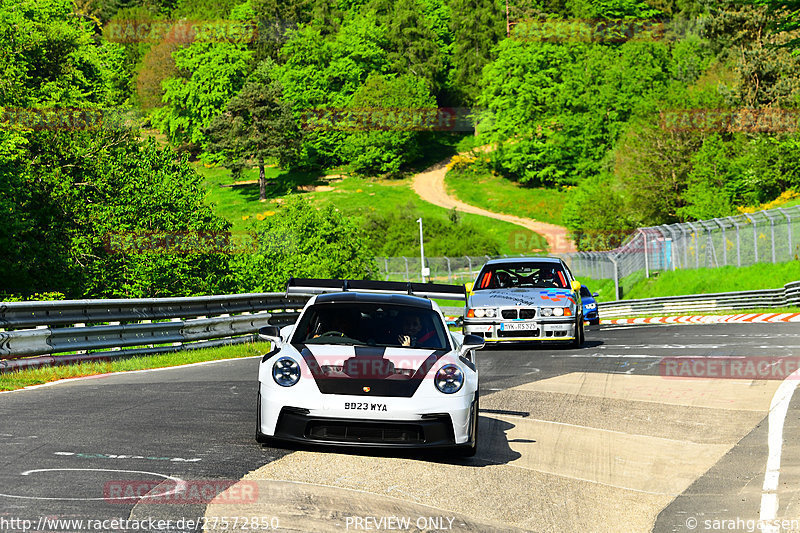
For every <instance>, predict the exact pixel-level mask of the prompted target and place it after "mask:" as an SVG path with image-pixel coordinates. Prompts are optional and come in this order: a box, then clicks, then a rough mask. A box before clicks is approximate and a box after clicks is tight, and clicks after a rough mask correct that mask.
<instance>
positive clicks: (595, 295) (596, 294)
mask: <svg viewBox="0 0 800 533" xmlns="http://www.w3.org/2000/svg"><path fill="white" fill-rule="evenodd" d="M598 296H600V293H599V292H593V293H592V297H593V298H597V297H598Z"/></svg>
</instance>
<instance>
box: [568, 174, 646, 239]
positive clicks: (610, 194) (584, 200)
mask: <svg viewBox="0 0 800 533" xmlns="http://www.w3.org/2000/svg"><path fill="white" fill-rule="evenodd" d="M624 207H625V204H624V199H623V196H622V194H621V193H620V192H619V191H617V190H616V189H615V188H614V185H613V182H612V179H611V177H610V176H609V175H607V174H606V175H599V176H596V177H592V178H589V179H587V180H586V181H584V182H583V183H581V185H580V186H578V187H577V188H574V189H572V191H571V192H570V194H569V196H568V201H567V203H566V205H565V206H564V211H563V214H562V222H563V224H564V225H565V226H567V228H569V229H570V230H571V232H572V234H573V237H574V240H575V243H576V244H577V246H578V250H581V251H583V250H610V249H613V248H616V247H617V246H619V245H620V244H621V243H622V241H623V239H624V237H625V236H626V235H627V233H629V232H630V230H632V229H633V228H635V227H636V224H635V223H634V222H633V221H631V220H630V219H628V218H627V216H626V210H625V208H624Z"/></svg>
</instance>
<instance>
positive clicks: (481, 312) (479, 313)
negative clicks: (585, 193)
mask: <svg viewBox="0 0 800 533" xmlns="http://www.w3.org/2000/svg"><path fill="white" fill-rule="evenodd" d="M484 316H486V309H481V308H478V309H476V310H475V318H483V317H484Z"/></svg>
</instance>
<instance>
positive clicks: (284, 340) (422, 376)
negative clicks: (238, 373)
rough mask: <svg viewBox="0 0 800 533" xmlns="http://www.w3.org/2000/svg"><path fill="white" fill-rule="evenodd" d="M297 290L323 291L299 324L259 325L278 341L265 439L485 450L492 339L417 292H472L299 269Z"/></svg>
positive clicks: (270, 364)
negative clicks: (483, 371)
mask: <svg viewBox="0 0 800 533" xmlns="http://www.w3.org/2000/svg"><path fill="white" fill-rule="evenodd" d="M287 293H292V294H297V293H305V294H315V295H314V296H312V297H311V299H310V300H309V301H308V303H306V305H305V307H304V308H303V311H302V312H301V313H300V316H299V318H298V319H297V321H296V322H295V324H293V325H291V326H286V327H284V328H282V329H280V330H279V329H278V327H277V326H267V327H265V328H261V330H260V331H259V333H260V336H261V338H264V339H267V340H270V341H271V342H272V343H273V349H272V351H270V352H269V353H267V354H266V355H264V357H263V358H262V360H261V365H260V368H259V374H258V380H259V393H258V413H257V428H256V440H257V441H259V442H261V443H267V442H270V441H272V440H273V439H274V440H288V441H302V442H307V443H315V444H336V445H344V446H375V447H397V448H417V447H424V448H453V449H455V450H457V451H458V452H459V453H460V454H462V455H466V456H469V455H473V454H474V453H475V450H476V447H477V424H478V371H477V368H476V364H475V352H474V351H475V350H476V349H480V348H482V347H483V345H484V339H482V338H480V337H477V336H472V335H467V336H463V335H461V334H460V333H455V332H451V331H449V330H448V328H447V325H446V323H445V319H444V316H443V315H442V312H441V310H440V309H439V306H438V305H437V304H436V303H435V302H433V301H432V300H428V299H426V298H423V297H419V296H415V295H417V294H419V295H423V296H427V297H438V298H446V299H464V298H465V294H464V288H463V287H458V286H451V285H441V284H433V283H427V284H418V283H402V282H375V281H341V280H303V279H292V280H290V281H289V286H288V287H287ZM320 293H322V294H320ZM412 293H413V294H415V295H412Z"/></svg>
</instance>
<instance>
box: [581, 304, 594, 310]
mask: <svg viewBox="0 0 800 533" xmlns="http://www.w3.org/2000/svg"><path fill="white" fill-rule="evenodd" d="M584 307H585V308H586V309H597V304H586V305H584Z"/></svg>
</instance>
